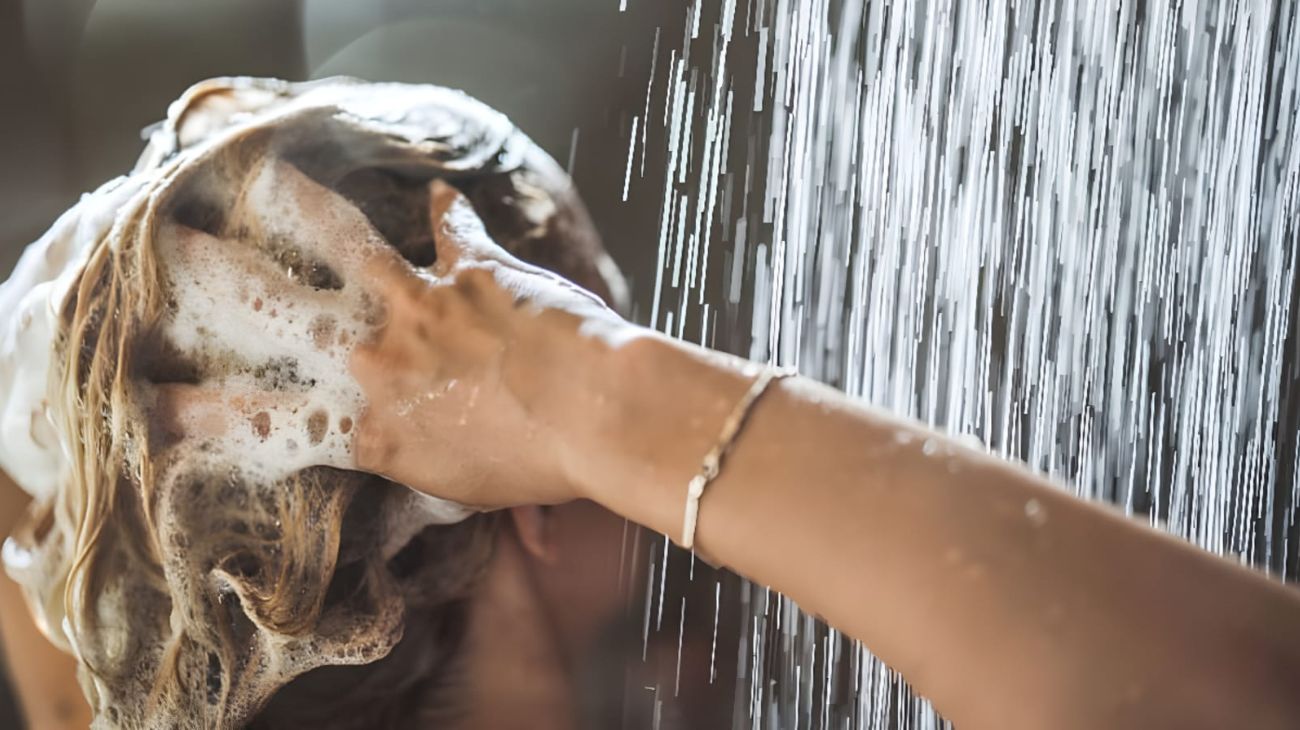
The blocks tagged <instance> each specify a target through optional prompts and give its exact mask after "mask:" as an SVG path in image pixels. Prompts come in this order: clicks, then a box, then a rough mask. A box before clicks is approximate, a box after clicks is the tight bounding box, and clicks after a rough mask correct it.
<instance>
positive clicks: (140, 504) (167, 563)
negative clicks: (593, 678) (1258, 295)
mask: <svg viewBox="0 0 1300 730" xmlns="http://www.w3.org/2000/svg"><path fill="white" fill-rule="evenodd" d="M434 177H443V178H447V179H449V180H451V181H452V182H453V184H455V185H457V186H458V187H460V188H461V189H462V191H464V192H465V193H466V195H467V196H468V197H469V198H470V200H471V201H472V202H473V203H474V204H475V207H476V208H477V209H478V210H479V212H480V214H481V215H482V216H483V217H484V219H485V223H486V224H487V227H488V230H489V232H490V233H491V234H492V235H493V237H494V238H495V239H496V240H497V241H498V242H499V243H501V244H502V245H503V246H505V247H506V248H507V249H509V250H511V251H512V252H514V253H515V254H516V255H519V256H520V257H521V258H525V259H530V260H532V261H533V262H535V263H538V264H540V265H543V266H548V267H549V268H552V269H554V270H556V271H557V272H559V273H561V274H563V275H566V276H568V277H569V278H571V279H573V280H574V281H576V282H577V283H579V284H581V285H583V286H585V287H587V288H588V289H591V290H592V291H594V292H596V293H597V294H599V295H601V296H602V297H603V298H604V299H605V300H606V301H608V302H611V303H612V304H615V305H616V306H617V305H618V304H620V303H621V302H620V299H621V296H622V284H621V280H619V279H618V277H617V273H616V270H615V269H614V268H613V266H612V264H611V263H610V262H609V260H608V258H607V257H606V256H605V254H604V252H603V250H602V249H601V247H600V244H599V241H598V239H597V238H596V236H595V233H594V230H593V229H592V227H591V225H590V222H589V220H588V219H587V217H586V213H585V211H584V210H583V209H582V206H581V203H580V202H579V201H578V200H577V198H576V196H575V195H574V193H573V191H572V188H571V185H570V183H569V182H568V180H567V178H566V177H565V176H564V175H563V173H562V172H560V171H559V168H558V166H557V165H556V164H555V163H554V161H552V160H551V159H550V158H549V157H547V156H546V155H545V154H544V153H542V152H541V151H540V150H539V149H538V148H537V147H536V146H535V145H533V144H532V143H531V142H530V141H529V140H528V139H527V138H526V137H524V136H523V135H522V134H521V133H520V132H518V130H516V129H515V128H514V127H513V125H511V124H510V123H509V122H508V121H507V120H506V119H505V118H504V117H502V116H501V115H500V114H497V113H496V112H493V111H491V110H490V109H488V108H486V107H484V106H483V105H481V104H479V103H478V102H475V101H473V100H471V99H469V98H468V97H466V96H465V95H463V94H461V93H459V92H453V91H449V90H446V89H440V88H436V87H429V86H404V85H396V84H382V85H381V84H364V83H360V82H355V81H351V80H341V79H336V80H328V81H325V82H315V83H311V84H287V83H284V82H279V81H273V80H260V79H217V80H213V81H208V82H204V83H202V84H199V85H197V86H195V87H193V88H192V89H191V90H189V91H188V92H186V94H185V95H184V96H183V97H182V98H181V99H180V100H179V101H177V102H176V103H175V104H173V106H172V107H171V109H170V110H169V115H168V119H167V121H166V122H165V123H164V124H162V125H161V126H160V127H158V128H157V129H156V130H155V131H154V132H153V134H152V137H151V139H150V142H149V145H148V147H147V149H146V151H145V153H144V155H143V156H142V157H141V161H140V163H139V165H138V166H137V168H136V170H135V172H134V173H133V174H132V175H131V176H129V177H127V178H122V179H119V180H117V181H114V182H112V183H110V184H108V185H106V186H105V187H104V188H101V189H100V190H99V191H97V192H96V193H94V194H91V195H89V196H87V197H86V198H84V199H83V200H82V202H81V203H79V204H78V206H77V207H76V208H74V209H73V210H72V211H69V213H68V214H66V215H65V216H63V217H62V218H61V219H60V220H59V222H58V223H56V224H55V226H54V227H53V228H52V229H51V231H50V233H48V234H47V235H46V236H44V237H43V238H42V239H41V240H40V241H38V242H37V243H35V244H33V246H32V247H30V249H29V250H28V251H27V252H26V253H25V255H24V256H23V259H22V261H21V262H20V264H19V266H18V268H17V269H16V270H15V273H14V275H13V276H12V277H11V279H10V280H9V281H8V282H6V283H5V284H4V285H3V286H2V287H0V311H3V312H5V315H4V316H5V317H6V319H3V320H0V392H4V393H5V394H6V395H5V396H4V402H3V404H0V434H2V435H3V437H4V438H3V439H2V440H0V465H2V466H3V467H4V468H5V469H6V470H7V471H9V472H10V473H11V474H12V475H13V476H14V477H15V479H16V480H17V481H18V482H19V483H20V484H21V485H22V486H23V487H24V488H25V489H27V490H28V491H29V492H31V493H32V494H33V496H34V497H35V500H34V502H33V507H32V509H31V512H30V514H29V515H28V519H27V521H26V524H25V526H24V527H23V529H22V530H20V532H19V533H18V534H17V535H15V536H14V537H13V538H12V539H11V540H10V541H9V542H8V543H6V546H5V551H4V557H5V563H6V567H7V568H8V570H9V572H10V574H11V575H13V576H14V577H15V578H16V579H17V580H18V581H19V582H20V583H21V584H22V585H23V586H24V589H25V591H26V593H27V596H28V598H29V603H30V605H31V607H32V610H33V614H34V615H35V617H36V619H37V622H38V625H40V626H41V627H42V629H43V630H44V631H45V632H46V633H47V634H48V635H49V636H50V638H51V639H52V640H53V641H55V642H56V643H57V644H59V645H60V646H62V647H64V648H65V649H68V650H69V651H72V652H73V653H74V654H75V655H76V656H77V657H78V659H79V660H80V664H81V667H82V672H81V679H82V684H83V688H84V689H85V690H86V693H87V697H88V698H89V700H90V702H91V705H92V708H93V709H94V711H95V713H96V720H95V723H96V726H98V727H236V726H242V725H245V724H248V723H250V722H254V721H256V722H259V723H261V724H263V725H265V724H273V725H286V724H294V723H296V722H311V723H312V724H313V726H321V725H322V724H330V725H335V726H346V725H347V722H348V721H347V718H348V717H350V716H349V714H348V713H347V712H343V711H340V710H339V709H338V708H340V707H346V706H348V705H350V704H357V705H360V704H365V705H368V706H369V708H370V712H369V714H368V715H366V718H367V721H366V722H365V723H363V724H364V726H373V724H374V722H375V721H376V719H377V718H382V717H387V716H386V715H385V714H384V709H383V708H385V707H389V706H392V707H397V706H399V705H400V706H406V707H409V701H408V699H404V698H406V696H407V695H410V694H412V693H425V694H428V693H429V692H430V691H431V690H432V689H433V688H436V687H437V685H438V681H439V679H440V675H441V672H442V671H443V670H444V669H445V666H446V663H447V660H448V657H450V656H451V655H452V654H453V653H454V650H455V636H456V631H454V628H455V627H456V626H457V625H458V624H457V622H458V621H459V620H460V614H461V612H463V606H464V603H465V601H466V600H467V598H468V596H469V595H470V594H471V592H472V590H473V586H474V584H475V580H476V578H477V576H478V575H479V573H480V572H481V570H482V568H483V566H484V565H485V564H486V562H487V560H488V558H489V555H490V546H491V535H492V532H493V529H494V524H495V521H494V519H493V518H492V517H491V516H483V515H479V516H473V517H468V519H467V516H468V515H469V513H468V511H466V510H464V509H462V508H459V507H458V506H456V505H451V504H449V503H446V502H443V501H441V500H437V499H434V498H431V497H427V496H424V495H418V494H416V493H414V492H412V491H410V490H407V489H405V488H403V487H400V486H398V485H394V484H390V483H387V482H385V481H384V480H382V479H380V478H378V477H375V476H373V475H367V474H362V473H357V472H351V471H346V470H342V469H337V468H330V467H327V466H320V465H322V464H336V465H338V464H346V463H350V459H349V458H348V454H347V449H348V448H349V443H350V438H349V436H348V434H349V431H350V428H351V424H352V423H354V422H355V419H356V417H357V415H358V414H359V413H360V411H361V409H362V408H363V405H364V404H363V403H362V402H361V400H360V396H359V391H358V389H357V388H356V386H355V383H353V382H352V381H351V380H350V378H349V377H348V376H347V369H346V362H347V358H348V355H349V353H350V352H351V348H352V347H354V346H355V345H356V343H358V342H361V341H363V340H364V339H365V338H366V337H367V336H368V335H369V334H370V331H371V329H372V328H373V327H374V326H375V322H376V319H375V316H374V312H373V305H372V303H371V302H369V301H368V300H367V297H366V296H365V295H364V294H363V292H362V291H361V289H360V287H359V286H358V285H357V283H355V282H350V281H349V280H348V278H347V276H346V274H345V271H344V270H341V269H340V268H338V267H336V266H334V265H332V264H331V262H328V261H326V260H325V258H324V257H322V256H320V255H319V250H318V247H319V242H321V241H331V242H338V241H356V240H359V239H360V237H365V238H367V239H369V240H371V241H375V242H380V243H382V244H383V245H391V246H393V247H395V248H396V249H397V250H398V251H400V252H401V253H402V255H403V256H405V257H406V258H407V259H409V260H411V261H412V262H413V263H416V264H418V265H425V264H428V263H430V262H431V261H432V260H433V255H434V254H433V244H432V239H431V237H430V226H429V221H428V210H427V204H426V201H427V196H426V186H427V184H428V182H429V180H430V179H432V178H434ZM217 255H221V256H224V257H227V259H228V258H229V257H235V258H236V259H238V260H239V261H241V262H242V264H243V265H245V266H246V267H247V268H248V269H249V270H258V269H259V268H263V267H273V268H274V269H275V270H276V271H277V273H278V272H280V271H284V272H287V273H288V274H289V276H290V277H292V278H293V279H295V280H297V281H298V282H300V283H302V284H305V285H306V288H305V289H304V288H299V289H295V290H293V291H292V292H291V291H289V290H287V289H286V290H284V291H267V290H260V289H256V288H255V287H256V286H257V284H256V283H255V282H256V281H258V279H257V277H251V278H250V279H246V280H240V279H237V278H233V277H225V278H223V277H222V276H220V275H218V273H217V272H220V271H222V270H223V268H222V267H221V266H218V265H217V264H216V262H215V260H213V261H211V265H208V263H209V259H211V258H212V257H215V256H217ZM335 263H337V262H335ZM268 279H269V277H268ZM232 291H233V292H237V294H238V297H237V298H238V300H239V301H240V302H241V305H240V306H242V307H246V310H233V311H232V310H230V309H222V308H220V304H219V302H223V301H227V300H229V296H228V295H229V293H230V292H232ZM312 292H320V293H322V297H323V296H325V293H328V294H329V295H330V296H335V297H343V298H344V300H345V301H346V302H347V307H346V310H345V311H346V312H347V313H348V316H340V314H339V310H338V308H337V307H329V306H325V305H324V303H323V301H322V300H317V299H315V298H314V295H313V294H312ZM267 308H270V309H271V310H272V311H275V312H276V317H275V318H274V319H273V320H272V321H274V322H275V324H273V325H272V326H273V327H276V328H282V331H280V332H277V339H279V340H280V341H281V342H284V341H289V342H292V348H291V353H290V354H289V355H285V353H284V352H283V350H281V349H278V348H275V349H273V348H270V347H266V346H265V342H266V341H267V338H266V337H265V334H264V329H263V330H259V329H258V326H263V327H264V325H258V326H255V325H254V323H257V322H265V318H261V319H255V318H253V317H252V316H251V314H252V313H254V312H262V311H265V310H266V309H267ZM218 343H221V344H218ZM232 345H233V346H232ZM169 385H176V386H185V387H195V388H203V387H212V388H214V389H217V390H219V391H220V392H222V393H227V394H235V396H236V397H238V396H239V394H240V393H241V392H242V393H244V394H245V396H246V397H247V398H248V399H254V398H257V397H259V394H264V393H267V392H270V393H275V394H284V395H289V396H292V397H294V398H297V399H299V400H300V406H299V407H298V408H297V409H296V411H270V410H268V411H267V412H255V413H254V415H253V417H252V418H251V419H250V422H249V423H248V424H247V427H246V428H233V429H228V430H226V431H225V432H223V433H222V434H221V435H220V436H213V437H211V438H186V439H182V438H178V434H186V433H192V432H194V431H196V430H198V429H197V427H196V426H195V425H194V424H185V423H180V424H177V423H166V422H164V421H165V419H163V418H161V417H160V416H159V415H158V412H156V411H155V406H156V404H155V403H154V402H152V401H151V398H152V396H151V395H150V394H151V393H154V392H156V391H157V388H158V387H159V386H169ZM218 407H219V406H218ZM254 411H256V409H254ZM268 446H269V447H270V448H268ZM404 636H405V637H406V639H405V640H403V637H404ZM398 647H401V648H400V649H399V648H398ZM349 666H354V667H356V666H361V667H363V669H360V670H357V672H355V673H350V674H349V673H347V672H346V670H345V669H342V668H345V667H349ZM321 672H326V673H325V674H321ZM339 672H344V674H342V675H340V674H339ZM340 677H344V678H346V679H345V681H343V682H340V681H339V680H340ZM286 686H287V689H286ZM340 687H346V688H347V691H346V692H340V691H339V688H340ZM277 693H281V698H287V697H310V698H312V700H311V701H310V702H284V701H279V702H272V701H271V700H272V698H273V697H275V696H276V694H277ZM268 703H270V704H268ZM259 713H262V714H261V718H260V720H259V719H258V718H259ZM303 713H306V715H304V714H303ZM313 713H315V714H314V715H313ZM404 715H405V716H409V713H402V712H394V713H392V714H391V718H390V719H391V720H392V721H393V723H395V724H400V718H401V717H403V716H404ZM309 716H310V717H309Z"/></svg>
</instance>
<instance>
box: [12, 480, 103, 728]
mask: <svg viewBox="0 0 1300 730" xmlns="http://www.w3.org/2000/svg"><path fill="white" fill-rule="evenodd" d="M28 501H29V497H28V496H27V495H26V494H25V493H24V492H23V491H22V490H21V489H19V488H18V485H16V484H14V483H13V480H12V479H10V478H9V476H8V475H7V474H5V473H4V472H0V534H4V535H8V534H9V533H10V532H12V531H13V529H14V526H15V525H16V523H17V522H18V519H19V518H20V517H21V516H22V514H23V511H24V510H25V509H26V508H27V503H28ZM0 638H3V648H4V653H5V666H6V668H7V670H8V671H7V674H8V678H9V681H10V683H11V684H12V685H13V688H14V691H15V694H17V695H18V700H19V704H20V709H21V710H22V714H23V716H24V718H25V719H26V720H27V727H29V728H31V729H32V730H73V729H74V728H75V729H79V728H85V727H86V726H88V725H90V706H89V705H87V704H86V700H85V698H84V697H82V695H81V688H80V687H79V686H78V685H77V662H76V660H74V659H73V658H72V657H71V656H69V655H67V654H64V653H63V652H61V651H59V650H58V649H57V648H55V647H54V645H53V644H51V643H50V642H49V641H47V640H46V639H45V637H44V636H43V635H42V634H41V633H40V631H39V630H38V629H37V628H36V624H35V623H33V622H32V617H31V614H30V613H28V611H27V605H26V603H25V601H24V599H23V594H22V589H21V588H19V587H18V584H16V583H14V582H13V581H12V580H10V578H9V576H7V575H0Z"/></svg>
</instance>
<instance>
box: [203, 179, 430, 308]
mask: <svg viewBox="0 0 1300 730" xmlns="http://www.w3.org/2000/svg"><path fill="white" fill-rule="evenodd" d="M249 180H250V182H249V184H248V187H247V188H246V189H245V191H244V193H243V195H242V196H241V199H240V201H239V202H238V204H236V205H235V206H234V210H233V211H232V212H233V215H234V218H235V220H234V221H233V224H234V225H233V226H228V229H230V230H237V231H247V232H248V233H249V234H250V235H251V237H252V238H253V239H255V240H256V242H257V244H258V245H259V246H260V247H262V248H263V249H264V250H265V251H266V253H268V254H270V255H271V256H273V257H275V258H277V259H279V260H280V262H281V263H282V264H283V265H284V266H285V267H286V268H287V269H288V270H289V271H290V273H291V275H293V277H294V278H295V279H297V280H298V281H299V283H302V284H305V285H307V286H310V287H311V288H314V289H344V288H347V287H349V286H356V285H357V284H359V282H356V281H353V280H354V279H355V278H356V277H358V276H359V275H361V274H362V272H363V271H364V270H365V269H366V268H367V266H368V265H369V264H370V263H371V262H372V261H374V260H376V259H378V260H381V261H384V262H386V263H387V264H390V265H395V264H398V263H405V262H404V261H403V260H402V258H401V256H400V255H398V253H397V251H396V250H394V249H393V247H391V246H389V245H388V243H387V242H386V241H384V239H383V237H382V236H381V235H380V234H379V233H378V232H377V231H375V229H374V227H373V226H371V225H370V221H369V220H368V219H367V218H366V217H365V215H364V214H363V213H362V212H361V210H360V209H358V208H357V207H356V206H355V205H353V204H352V203H351V202H349V201H348V200H347V199H345V198H344V197H342V196H341V195H339V194H338V193H336V192H334V191H332V190H330V189H329V188H326V187H325V186H323V185H320V184H318V183H317V182H316V181H314V180H312V179H311V178H309V177H307V176H306V175H304V174H303V173H302V172H300V171H299V170H298V168H296V167H294V166H293V165H291V164H289V163H287V162H285V161H283V160H281V159H279V158H272V159H267V160H263V161H261V162H260V163H258V165H257V167H255V168H254V169H253V170H252V171H251V172H250V173H249Z"/></svg>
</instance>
